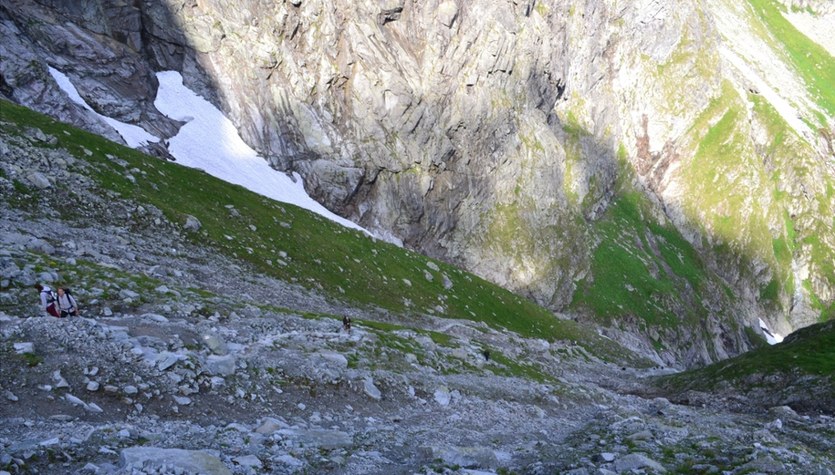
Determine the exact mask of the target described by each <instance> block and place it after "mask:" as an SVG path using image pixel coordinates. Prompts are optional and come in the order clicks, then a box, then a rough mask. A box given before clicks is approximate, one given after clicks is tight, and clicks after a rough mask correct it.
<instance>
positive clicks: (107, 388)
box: [104, 384, 119, 393]
mask: <svg viewBox="0 0 835 475" xmlns="http://www.w3.org/2000/svg"><path fill="white" fill-rule="evenodd" d="M104 392H106V393H117V392H119V388H117V387H116V386H112V385H110V384H108V385H105V386H104Z"/></svg>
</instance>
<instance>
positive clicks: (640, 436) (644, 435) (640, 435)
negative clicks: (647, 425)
mask: <svg viewBox="0 0 835 475" xmlns="http://www.w3.org/2000/svg"><path fill="white" fill-rule="evenodd" d="M627 439H628V440H631V441H633V442H634V441H638V440H650V439H652V432H650V431H648V430H642V431H640V432H636V433H634V434H632V435H630V436H629V437H627Z"/></svg>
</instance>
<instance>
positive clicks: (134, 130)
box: [49, 66, 159, 148]
mask: <svg viewBox="0 0 835 475" xmlns="http://www.w3.org/2000/svg"><path fill="white" fill-rule="evenodd" d="M49 74H51V75H52V78H53V79H55V82H57V83H58V87H60V88H61V90H62V91H64V92H65V93H66V94H67V96H69V98H70V99H71V100H72V101H73V102H75V103H76V104H78V105H80V106H81V107H83V108H85V109H87V110H88V111H90V112H92V113H93V114H95V115H96V117H98V118H99V119H101V120H103V121H105V122H106V123H107V124H108V125H109V126H111V127H113V128H114V129H116V132H119V135H121V136H122V138H123V139H124V140H125V143H126V144H128V147H130V148H139V147H141V146H143V145H147V144H148V143H151V142H159V137H156V136H154V135H151V134H149V133H148V132H146V131H145V129H143V128H142V127H138V126H136V125H132V124H126V123H124V122H119V121H118V120H116V119H111V118H110V117H106V116H103V115H101V114H99V113H98V112H96V111H94V110H93V108H92V107H90V105H89V104H87V102H86V101H85V100H84V99H83V98H82V97H81V95H80V94H79V93H78V89H76V88H75V86H74V85H73V83H72V82H71V81H70V78H68V77H67V75H66V74H64V73H62V72H61V71H58V70H57V69H55V68H53V67H51V66H50V67H49Z"/></svg>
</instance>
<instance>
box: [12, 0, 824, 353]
mask: <svg viewBox="0 0 835 475" xmlns="http://www.w3.org/2000/svg"><path fill="white" fill-rule="evenodd" d="M737 3H738V2H726V1H722V0H711V1H708V2H697V1H685V2H672V1H665V0H653V1H649V0H647V1H632V2H622V1H614V0H612V1H604V2H586V3H575V2H562V3H555V2H545V1H536V0H527V1H509V0H508V1H503V2H492V1H476V2H455V1H450V0H447V1H437V0H433V1H428V2H415V1H410V0H380V1H376V2H336V3H334V2H328V3H326V2H317V1H307V0H291V1H289V2H287V1H285V2H259V1H245V2H226V1H220V0H218V1H160V0H146V1H142V2H136V3H135V4H133V5H127V4H123V3H121V2H107V1H90V2H83V3H80V4H74V3H73V4H68V3H66V2H59V1H38V2H35V1H33V0H14V1H13V0H3V1H2V2H0V19H2V23H0V27H2V28H3V32H2V37H3V42H2V45H0V53H2V54H0V57H2V61H0V73H2V76H0V77H2V81H0V85H2V90H3V92H4V94H5V95H7V96H9V97H12V98H13V99H15V100H16V101H17V102H20V103H23V104H27V105H30V106H34V107H36V108H39V109H40V110H47V111H50V112H51V113H53V114H56V115H58V116H60V117H62V118H65V119H68V120H73V121H75V122H76V123H86V124H87V125H88V127H90V128H93V129H97V128H98V129H101V128H102V127H103V126H102V125H101V124H98V123H95V122H94V120H93V119H91V118H89V117H86V116H85V115H84V113H83V112H82V111H80V110H77V108H75V107H73V106H71V105H68V103H67V101H66V100H65V99H63V98H62V97H60V94H59V93H58V91H57V90H56V88H55V86H54V85H53V84H51V83H50V79H49V77H48V75H47V74H45V64H47V63H48V64H50V65H53V66H54V67H56V68H58V69H62V70H65V72H67V73H68V74H69V75H70V77H72V78H73V79H74V80H76V81H77V83H78V84H79V85H80V86H79V89H81V91H80V92H81V93H82V95H83V96H84V97H85V98H86V99H88V101H89V102H91V103H93V104H95V107H96V108H97V109H98V110H99V111H100V112H102V113H105V114H106V115H110V116H114V117H117V118H120V119H122V120H125V121H128V122H136V123H139V124H142V125H143V126H144V127H145V128H146V129H148V130H149V131H153V132H155V133H157V134H159V135H161V136H170V135H171V134H173V133H174V132H175V130H176V127H177V124H174V123H172V122H171V121H169V120H167V119H164V118H161V117H160V115H159V114H158V113H157V112H156V111H155V110H154V109H153V107H152V102H153V96H154V87H155V82H154V78H153V75H152V74H151V73H152V71H154V70H160V69H177V70H180V71H182V72H183V74H184V76H185V78H186V82H187V83H188V84H190V86H191V87H193V88H195V89H197V90H198V91H200V92H201V93H202V94H204V95H206V96H207V97H209V98H210V99H212V100H214V101H215V102H217V103H218V104H220V105H221V106H222V107H223V108H224V109H225V110H227V111H228V113H229V115H230V116H231V117H232V118H233V120H234V121H235V122H236V123H237V124H238V126H239V129H240V131H241V134H242V136H243V137H244V138H245V139H246V140H247V141H248V142H249V143H251V144H252V145H253V146H255V147H256V148H257V149H258V150H259V151H260V152H261V153H262V155H263V156H265V157H266V158H267V159H268V160H269V161H270V162H271V163H272V164H273V165H274V166H275V167H277V168H279V169H282V170H288V171H289V170H292V171H298V172H299V173H301V174H302V175H303V176H304V177H305V179H306V185H307V187H308V190H309V192H310V193H311V194H312V195H314V196H315V197H317V198H318V199H320V200H321V201H322V202H323V203H324V204H326V205H327V206H328V207H329V208H331V209H334V210H337V211H338V212H341V213H342V214H344V215H346V216H348V217H350V218H352V219H355V220H357V221H358V222H360V223H361V224H363V225H365V226H367V227H369V228H374V229H379V230H382V231H385V232H387V233H390V234H392V235H394V236H396V237H397V238H399V239H401V240H402V241H403V242H404V243H405V244H406V245H408V246H409V247H413V248H416V249H419V250H421V251H422V252H425V253H427V254H429V255H431V256H434V257H439V258H443V259H445V260H447V261H450V262H453V263H455V264H459V265H461V266H463V267H466V268H467V269H470V270H472V271H474V272H476V273H477V274H479V275H481V276H484V277H486V278H488V279H490V280H492V281H494V282H497V283H499V284H501V285H503V286H505V287H507V288H510V289H513V290H515V291H517V292H520V293H522V294H525V295H527V296H530V297H532V298H534V299H535V300H537V301H539V302H540V303H543V304H545V305H547V306H549V307H550V308H552V309H558V310H564V309H571V310H573V311H576V312H577V314H578V315H586V316H589V318H594V319H598V320H603V321H605V322H606V323H609V324H611V326H612V327H613V328H619V329H620V330H625V331H627V332H630V333H632V332H637V333H638V334H640V335H642V336H641V338H640V340H641V342H640V343H641V344H644V345H655V347H656V349H658V350H659V351H660V352H661V353H662V354H664V353H665V352H669V355H668V359H673V360H674V359H682V358H684V359H689V358H693V359H694V360H696V361H700V360H701V361H705V360H712V359H716V358H720V357H724V356H726V355H727V354H733V353H737V352H738V351H740V350H741V349H743V348H745V347H746V346H747V340H748V338H747V336H746V333H745V332H744V331H743V327H745V326H750V325H751V324H752V323H754V322H756V318H757V317H762V318H763V319H764V320H766V321H767V322H769V323H770V324H771V326H772V327H773V328H774V329H775V330H776V331H779V332H783V333H787V332H788V331H789V330H791V329H793V328H796V327H799V326H803V325H806V324H808V323H811V322H813V321H815V320H817V319H819V318H826V317H827V316H828V315H830V314H831V312H832V307H831V305H832V302H833V299H835V284H833V283H834V282H835V268H833V265H832V262H833V256H835V252H833V249H835V234H834V233H833V231H832V229H833V227H835V226H833V225H834V224H835V223H833V222H832V216H833V215H834V214H835V191H833V189H834V188H833V176H835V174H834V173H833V169H832V158H833V143H832V137H833V135H835V132H833V129H832V117H833V115H835V100H833V98H832V97H831V96H832V94H831V92H828V91H827V90H826V89H827V87H826V74H827V73H826V71H827V70H829V69H831V66H832V65H833V64H835V63H833V60H832V57H831V56H829V55H828V54H827V53H826V52H825V51H822V52H820V51H818V49H820V48H818V49H811V50H809V51H810V53H809V54H810V55H811V56H805V58H804V57H803V55H802V54H798V53H797V52H796V51H794V50H793V49H792V48H793V47H795V46H793V45H796V44H801V49H803V48H804V47H805V46H806V43H803V41H808V40H806V39H805V37H803V36H802V35H800V34H799V33H797V34H796V35H795V33H796V30H790V29H786V28H785V27H784V24H783V23H781V22H785V20H784V19H783V17H782V16H780V15H779V13H778V11H777V9H776V6H775V5H774V4H771V3H770V2H768V1H763V0H756V1H755V0H751V2H746V3H742V4H737ZM813 8H814V7H813ZM53 24H56V25H57V26H52V25H53ZM787 31H788V33H786V32H787ZM787 35H788V36H787ZM7 39H8V40H7ZM798 42H800V43H798ZM804 51H806V50H804ZM829 74H831V73H829ZM816 81H817V82H816ZM821 81H823V82H821ZM829 89H831V88H829ZM111 135H112V132H111ZM160 153H164V152H163V151H160ZM682 237H683V238H682ZM827 312H829V313H827ZM662 321H663V322H664V323H663V324H662ZM684 323H687V324H686V325H684ZM661 341H668V342H673V343H672V346H674V347H675V348H676V349H675V350H672V349H667V348H663V347H662V346H663V345H660V343H659V342H661ZM681 348H685V349H684V350H682V349H681Z"/></svg>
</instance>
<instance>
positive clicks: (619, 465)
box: [615, 454, 667, 473]
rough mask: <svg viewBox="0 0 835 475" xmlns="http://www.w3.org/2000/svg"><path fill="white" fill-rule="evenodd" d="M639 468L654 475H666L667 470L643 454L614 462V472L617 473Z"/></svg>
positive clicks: (631, 455) (624, 457) (628, 456)
mask: <svg viewBox="0 0 835 475" xmlns="http://www.w3.org/2000/svg"><path fill="white" fill-rule="evenodd" d="M640 468H649V469H650V470H654V471H655V472H656V473H667V470H666V469H665V468H664V467H663V466H662V465H661V464H660V463H658V462H656V461H655V460H652V459H651V458H649V457H647V456H646V455H643V454H629V455H626V456H623V457H621V458H619V459H617V460H616V461H615V470H616V471H617V472H618V473H621V472H630V471H632V470H637V469H640Z"/></svg>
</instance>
